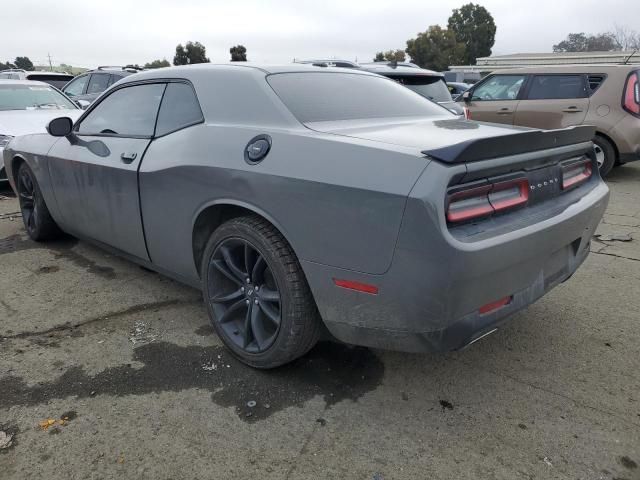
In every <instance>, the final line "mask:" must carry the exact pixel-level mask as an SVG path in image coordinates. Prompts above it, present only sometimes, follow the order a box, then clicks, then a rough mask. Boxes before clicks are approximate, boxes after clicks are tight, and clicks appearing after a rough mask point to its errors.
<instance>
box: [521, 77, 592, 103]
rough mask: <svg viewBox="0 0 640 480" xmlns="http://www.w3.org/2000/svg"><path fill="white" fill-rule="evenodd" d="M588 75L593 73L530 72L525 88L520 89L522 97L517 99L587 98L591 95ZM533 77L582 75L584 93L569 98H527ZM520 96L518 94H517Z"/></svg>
mask: <svg viewBox="0 0 640 480" xmlns="http://www.w3.org/2000/svg"><path fill="white" fill-rule="evenodd" d="M588 75H595V74H591V73H588V74H587V73H577V72H562V73H561V72H551V73H530V74H529V79H528V81H527V84H526V85H525V88H523V89H522V90H524V91H520V93H521V94H522V98H518V100H529V101H532V102H537V101H540V100H579V99H581V98H589V97H591V89H590V88H589V80H588V78H587V76H588ZM534 77H582V87H583V88H584V89H585V92H586V95H585V96H584V97H570V98H529V92H530V91H531V87H532V86H533V79H534ZM518 97H520V95H518Z"/></svg>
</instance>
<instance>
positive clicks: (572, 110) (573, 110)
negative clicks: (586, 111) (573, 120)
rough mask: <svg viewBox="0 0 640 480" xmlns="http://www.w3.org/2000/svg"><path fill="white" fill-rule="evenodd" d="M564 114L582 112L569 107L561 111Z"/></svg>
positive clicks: (576, 108)
mask: <svg viewBox="0 0 640 480" xmlns="http://www.w3.org/2000/svg"><path fill="white" fill-rule="evenodd" d="M562 111H563V112H564V113H579V112H582V109H581V108H578V107H569V108H565V109H564V110H562Z"/></svg>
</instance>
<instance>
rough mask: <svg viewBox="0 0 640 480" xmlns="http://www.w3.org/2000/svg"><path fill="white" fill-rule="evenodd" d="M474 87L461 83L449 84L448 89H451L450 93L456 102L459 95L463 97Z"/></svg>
mask: <svg viewBox="0 0 640 480" xmlns="http://www.w3.org/2000/svg"><path fill="white" fill-rule="evenodd" d="M472 86H473V85H472V84H470V83H461V82H447V87H449V92H450V93H451V98H453V100H454V101H455V100H456V99H457V98H458V96H459V95H462V94H463V93H464V92H466V91H467V90H469V89H470V88H471V87H472Z"/></svg>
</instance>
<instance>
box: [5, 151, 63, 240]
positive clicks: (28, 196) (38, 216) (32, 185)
mask: <svg viewBox="0 0 640 480" xmlns="http://www.w3.org/2000/svg"><path fill="white" fill-rule="evenodd" d="M16 187H17V193H18V201H19V203H20V212H21V213H22V221H23V223H24V228H25V229H26V230H27V234H28V235H29V237H30V238H31V239H32V240H35V241H36V242H43V241H46V240H53V239H56V238H58V237H60V236H61V234H62V232H61V231H60V228H58V225H57V224H56V222H55V221H54V220H53V218H52V217H51V214H50V213H49V209H48V208H47V205H46V204H45V202H44V198H43V196H42V192H41V191H40V187H39V186H38V182H37V181H36V176H35V175H34V174H33V171H32V170H31V168H30V167H29V165H27V164H26V162H23V163H22V164H20V167H19V168H18V176H17V181H16Z"/></svg>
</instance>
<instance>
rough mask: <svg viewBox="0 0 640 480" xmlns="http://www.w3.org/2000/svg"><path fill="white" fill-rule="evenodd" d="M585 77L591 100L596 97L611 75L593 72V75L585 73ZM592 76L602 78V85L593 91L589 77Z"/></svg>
mask: <svg viewBox="0 0 640 480" xmlns="http://www.w3.org/2000/svg"><path fill="white" fill-rule="evenodd" d="M584 75H585V78H586V82H587V90H588V92H589V98H591V97H592V96H593V95H595V93H596V92H597V91H598V90H600V88H601V87H602V85H604V82H606V81H607V78H609V74H608V73H594V72H591V73H585V74H584ZM592 75H594V76H595V75H597V76H599V77H602V81H601V82H600V85H598V86H597V87H596V89H595V90H592V89H591V84H590V83H589V77H590V76H592Z"/></svg>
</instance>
